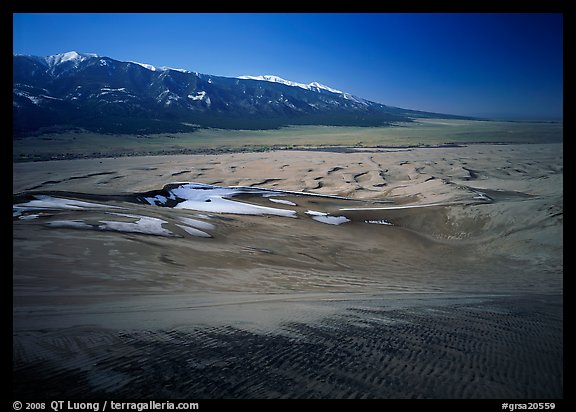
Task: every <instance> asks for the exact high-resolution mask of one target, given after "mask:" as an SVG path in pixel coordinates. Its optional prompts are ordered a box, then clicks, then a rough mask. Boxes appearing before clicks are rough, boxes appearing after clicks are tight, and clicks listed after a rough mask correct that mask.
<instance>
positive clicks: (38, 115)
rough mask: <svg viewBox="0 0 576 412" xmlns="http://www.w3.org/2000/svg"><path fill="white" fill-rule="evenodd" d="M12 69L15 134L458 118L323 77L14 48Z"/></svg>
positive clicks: (142, 131)
mask: <svg viewBox="0 0 576 412" xmlns="http://www.w3.org/2000/svg"><path fill="white" fill-rule="evenodd" d="M13 69H14V71H13V125H14V126H13V129H14V136H15V137H18V136H23V135H26V134H30V133H39V132H46V131H59V130H66V129H74V128H81V129H86V130H89V131H93V132H99V133H138V134H149V133H162V132H184V131H193V130H195V129H197V128H199V127H217V128H224V129H268V128H277V127H281V126H286V125H302V124H307V125H334V126H383V125H388V124H390V123H392V122H399V121H410V120H411V119H412V118H415V117H443V118H458V116H449V115H439V114H433V113H426V112H419V111H412V110H406V109H400V108H397V107H391V106H385V105H383V104H379V103H374V102H371V101H368V100H364V99H361V98H358V97H355V96H352V95H350V94H348V93H344V92H341V91H339V90H335V89H331V88H329V87H326V86H323V85H321V84H318V83H310V84H309V85H303V84H299V83H294V82H290V81H286V80H283V79H281V78H279V77H276V76H256V77H249V76H244V77H241V78H229V77H220V76H212V75H207V74H200V73H195V72H188V71H185V70H180V69H171V68H166V67H163V68H156V67H153V66H150V65H146V64H141V63H135V62H123V61H118V60H114V59H111V58H109V57H101V56H97V55H94V54H80V53H76V52H69V53H63V54H58V55H55V56H48V57H38V56H25V55H15V56H14V57H13Z"/></svg>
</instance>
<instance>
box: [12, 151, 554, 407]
mask: <svg viewBox="0 0 576 412" xmlns="http://www.w3.org/2000/svg"><path fill="white" fill-rule="evenodd" d="M13 170H14V180H13V203H14V205H13V207H14V224H13V296H14V331H13V344H14V355H13V370H14V385H15V386H14V393H15V394H16V395H21V396H22V397H33V396H36V397H47V398H48V397H50V398H55V397H74V398H84V397H114V398H134V397H150V398H171V397H177V398H196V399H201V398H278V397H280V398H506V399H522V398H523V399H530V398H532V399H534V398H538V399H554V398H562V396H563V386H562V382H563V341H562V333H563V318H562V303H563V302H562V299H563V297H562V296H563V289H562V276H563V257H562V249H563V239H562V230H563V187H562V182H563V148H562V144H510V145H501V144H471V145H466V146H454V147H429V148H387V149H385V148H357V149H350V150H347V151H346V152H345V153H342V152H338V151H337V150H328V149H326V150H282V151H272V152H264V153H230V154H219V155H201V154H198V155H171V156H149V157H123V158H100V159H74V160H62V161H49V162H31V163H14V165H13Z"/></svg>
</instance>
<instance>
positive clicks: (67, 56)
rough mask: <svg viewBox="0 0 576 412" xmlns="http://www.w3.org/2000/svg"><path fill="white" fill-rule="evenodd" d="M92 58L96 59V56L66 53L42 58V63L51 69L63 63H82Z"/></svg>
mask: <svg viewBox="0 0 576 412" xmlns="http://www.w3.org/2000/svg"><path fill="white" fill-rule="evenodd" d="M92 57H98V55H97V54H94V53H78V52H75V51H70V52H67V53H60V54H55V55H53V56H47V57H46V58H44V61H45V62H46V64H47V65H48V67H53V66H56V65H59V64H62V63H65V62H70V61H71V62H78V63H79V62H81V61H84V60H86V59H90V58H92Z"/></svg>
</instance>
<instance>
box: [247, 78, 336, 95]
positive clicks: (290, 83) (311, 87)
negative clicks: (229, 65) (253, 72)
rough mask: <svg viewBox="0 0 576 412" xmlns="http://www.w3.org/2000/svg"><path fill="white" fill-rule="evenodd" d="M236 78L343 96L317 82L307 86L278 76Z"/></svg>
mask: <svg viewBox="0 0 576 412" xmlns="http://www.w3.org/2000/svg"><path fill="white" fill-rule="evenodd" d="M238 78H239V79H247V80H264V81H267V82H273V83H282V84H285V85H287V86H295V87H301V88H303V89H306V90H313V91H318V90H315V89H324V90H327V91H329V92H331V93H337V94H344V92H343V91H340V90H336V89H333V88H331V87H328V86H324V85H323V84H320V83H318V82H312V83H309V84H304V83H297V82H293V81H290V80H286V79H283V78H281V77H279V76H275V75H270V74H266V75H263V76H238Z"/></svg>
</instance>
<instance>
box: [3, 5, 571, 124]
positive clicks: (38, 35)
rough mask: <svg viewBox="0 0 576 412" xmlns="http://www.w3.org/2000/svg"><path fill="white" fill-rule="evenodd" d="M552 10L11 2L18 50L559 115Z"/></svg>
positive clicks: (455, 110)
mask: <svg viewBox="0 0 576 412" xmlns="http://www.w3.org/2000/svg"><path fill="white" fill-rule="evenodd" d="M562 18H563V16H562V14H553V13H544V14H539V13H511V14H493V13H465V14H456V13H449V14H442V13H381V14H380V13H368V14H362V13H332V14H330V13H327V14H322V13H320V14H316V13H271V14H268V13H232V14H224V13H222V14H220V13H216V14H206V13H191V14H186V13H178V14H169V13H149V14H146V13H136V14H130V13H81V14H76V13H17V14H14V15H13V51H14V53H15V54H31V55H37V56H48V55H53V54H58V53H64V52H68V51H77V52H83V53H96V54H98V55H100V56H107V57H110V58H113V59H117V60H122V61H137V62H140V63H148V64H152V65H154V66H168V67H174V68H182V69H186V70H190V71H195V72H200V73H205V74H212V75H219V76H227V77H236V76H241V75H264V74H272V75H277V76H280V77H282V78H284V79H287V80H292V81H295V82H299V83H310V82H313V81H317V82H319V83H322V84H324V85H327V86H329V87H333V88H335V89H338V90H342V91H345V92H348V93H352V94H353V95H356V96H359V97H362V98H365V99H368V100H372V101H375V102H378V103H383V104H387V105H390V106H397V107H402V108H408V109H415V110H425V111H432V112H439V113H450V114H460V115H471V116H487V117H492V118H510V119H557V118H561V117H562V110H563V105H562V104H563V81H562V77H563V39H562V34H563V19H562Z"/></svg>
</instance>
